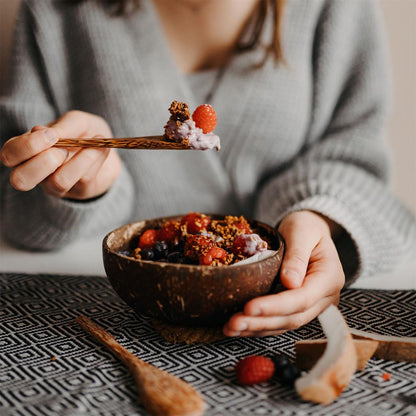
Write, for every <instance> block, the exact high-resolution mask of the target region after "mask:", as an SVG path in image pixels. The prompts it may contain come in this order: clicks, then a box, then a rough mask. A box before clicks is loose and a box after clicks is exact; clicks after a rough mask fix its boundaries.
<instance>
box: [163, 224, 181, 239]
mask: <svg viewBox="0 0 416 416" xmlns="http://www.w3.org/2000/svg"><path fill="white" fill-rule="evenodd" d="M179 237H180V231H179V230H178V229H177V227H176V223H175V221H169V222H166V223H165V224H163V226H162V228H161V229H160V230H159V240H160V241H165V242H166V243H175V242H176V241H178V240H179Z"/></svg>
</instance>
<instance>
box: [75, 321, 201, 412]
mask: <svg viewBox="0 0 416 416" xmlns="http://www.w3.org/2000/svg"><path fill="white" fill-rule="evenodd" d="M76 321H77V322H78V324H79V325H81V327H82V328H83V329H84V330H85V331H86V332H88V333H89V334H90V335H92V336H93V337H94V338H95V339H96V340H97V341H98V342H100V343H101V344H103V345H105V346H106V347H107V348H108V349H109V350H110V351H112V352H113V353H114V354H115V355H116V356H117V357H118V358H120V360H122V361H123V362H124V363H125V364H126V365H127V367H128V368H129V370H130V372H131V374H132V376H133V377H134V381H135V383H136V387H137V390H138V393H139V396H140V398H141V400H142V403H143V405H144V406H145V407H146V409H147V411H148V412H149V413H150V414H152V415H155V416H200V415H203V413H204V410H205V403H204V401H203V399H202V398H201V396H200V395H199V394H198V392H197V391H196V390H194V388H193V387H192V386H191V385H190V384H188V383H186V382H185V381H183V380H181V379H179V378H177V377H175V376H173V375H172V374H169V373H167V372H166V371H163V370H160V369H159V368H157V367H155V366H153V365H151V364H149V363H146V362H145V361H142V360H140V359H139V358H137V357H136V356H135V355H134V354H132V353H131V352H130V351H128V350H127V349H125V348H124V347H123V346H122V345H120V344H119V343H118V342H117V341H116V340H115V339H114V338H113V337H112V336H111V335H110V334H109V333H108V332H106V331H105V330H104V329H103V328H101V327H100V326H99V325H97V324H96V323H94V322H93V321H91V320H90V319H89V318H87V317H85V316H79V317H77V318H76Z"/></svg>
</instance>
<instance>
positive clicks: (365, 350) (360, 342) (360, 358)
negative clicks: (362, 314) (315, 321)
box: [295, 339, 379, 370]
mask: <svg viewBox="0 0 416 416" xmlns="http://www.w3.org/2000/svg"><path fill="white" fill-rule="evenodd" d="M326 344H327V340H326V339H312V340H302V341H296V342H295V353H296V365H297V367H298V368H300V369H301V370H310V369H311V368H312V367H313V366H314V365H315V363H316V362H317V361H318V360H319V358H320V357H321V356H322V354H323V353H324V351H325V348H326ZM354 345H355V349H356V351H357V370H364V368H365V367H366V365H367V362H368V360H369V359H370V358H371V357H372V356H373V355H374V353H375V352H376V350H377V347H378V346H379V343H378V341H374V340H370V339H354Z"/></svg>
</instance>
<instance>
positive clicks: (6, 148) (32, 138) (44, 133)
mask: <svg viewBox="0 0 416 416" xmlns="http://www.w3.org/2000/svg"><path fill="white" fill-rule="evenodd" d="M58 138H59V136H58V134H57V132H56V130H54V129H52V128H44V129H39V130H36V131H34V132H33V133H31V132H27V133H24V134H22V135H21V136H16V137H13V138H11V139H10V140H8V141H7V142H6V143H5V144H4V145H3V148H2V149H1V153H0V160H1V162H2V163H3V164H4V165H5V166H7V167H15V166H17V165H19V164H21V163H23V162H25V161H26V160H28V159H31V158H32V157H34V156H36V155H38V154H39V153H41V152H43V151H44V150H47V149H49V148H50V147H51V146H53V145H54V144H55V143H56V141H57V140H58Z"/></svg>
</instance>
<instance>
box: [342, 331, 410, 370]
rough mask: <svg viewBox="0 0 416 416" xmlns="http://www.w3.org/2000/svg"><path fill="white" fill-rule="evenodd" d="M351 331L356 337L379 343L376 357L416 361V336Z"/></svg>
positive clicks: (375, 353)
mask: <svg viewBox="0 0 416 416" xmlns="http://www.w3.org/2000/svg"><path fill="white" fill-rule="evenodd" d="M350 331H351V334H352V336H353V338H354V339H357V340H358V339H364V340H373V341H377V342H378V343H379V345H378V347H377V349H376V351H375V352H374V358H381V359H383V360H390V361H406V362H409V363H416V337H397V336H390V335H379V334H373V333H370V332H365V331H359V330H357V329H351V330H350Z"/></svg>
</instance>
